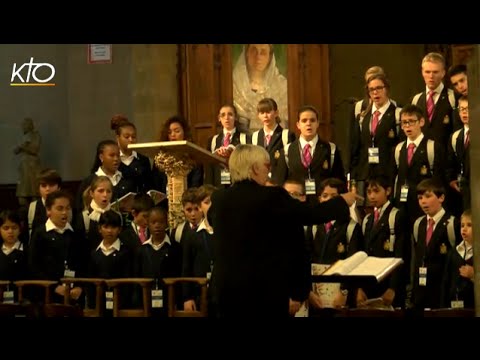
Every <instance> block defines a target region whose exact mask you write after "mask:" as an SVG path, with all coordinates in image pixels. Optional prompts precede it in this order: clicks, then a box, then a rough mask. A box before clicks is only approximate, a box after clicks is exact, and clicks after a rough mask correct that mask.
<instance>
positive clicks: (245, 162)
mask: <svg viewBox="0 0 480 360" xmlns="http://www.w3.org/2000/svg"><path fill="white" fill-rule="evenodd" d="M268 162H270V155H269V154H268V152H267V150H265V148H263V147H261V146H257V145H251V144H245V145H238V146H237V147H236V148H235V150H233V152H232V155H230V160H229V161H228V166H229V169H230V177H231V180H232V184H234V183H236V182H239V181H242V180H251V179H252V170H253V166H254V165H255V164H262V163H268Z"/></svg>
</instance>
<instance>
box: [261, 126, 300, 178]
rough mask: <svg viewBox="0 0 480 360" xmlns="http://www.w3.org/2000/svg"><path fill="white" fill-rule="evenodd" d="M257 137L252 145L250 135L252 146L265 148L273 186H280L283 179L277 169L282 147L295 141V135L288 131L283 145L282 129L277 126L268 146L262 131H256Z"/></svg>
mask: <svg viewBox="0 0 480 360" xmlns="http://www.w3.org/2000/svg"><path fill="white" fill-rule="evenodd" d="M257 133H258V136H257V141H256V143H255V144H254V143H253V141H254V139H253V138H254V136H255V135H252V144H253V145H258V146H262V147H264V148H265V150H267V151H268V154H269V155H270V166H271V170H270V172H271V178H272V180H273V182H274V183H275V184H278V185H282V184H283V181H284V179H282V176H281V174H280V172H279V169H278V162H279V159H280V153H281V151H282V149H283V147H284V146H285V145H287V144H290V143H291V142H293V141H295V139H296V135H295V133H293V132H291V131H288V142H287V144H284V142H283V128H282V127H281V126H280V125H278V126H277V127H276V128H275V131H274V132H273V135H272V138H271V139H270V143H269V144H268V146H266V143H265V132H264V131H263V129H261V130H258V131H257Z"/></svg>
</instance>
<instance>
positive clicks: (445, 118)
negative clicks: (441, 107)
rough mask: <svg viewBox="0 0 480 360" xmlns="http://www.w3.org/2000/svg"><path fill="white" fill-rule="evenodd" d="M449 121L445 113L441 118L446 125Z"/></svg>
mask: <svg viewBox="0 0 480 360" xmlns="http://www.w3.org/2000/svg"><path fill="white" fill-rule="evenodd" d="M449 122H450V118H449V117H448V115H445V117H444V118H443V123H444V124H445V125H447V124H448V123H449Z"/></svg>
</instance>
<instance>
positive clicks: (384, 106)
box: [370, 100, 390, 124]
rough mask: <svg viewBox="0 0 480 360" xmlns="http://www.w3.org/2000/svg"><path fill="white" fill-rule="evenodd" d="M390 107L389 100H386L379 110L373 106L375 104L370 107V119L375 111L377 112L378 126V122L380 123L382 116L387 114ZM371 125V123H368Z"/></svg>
mask: <svg viewBox="0 0 480 360" xmlns="http://www.w3.org/2000/svg"><path fill="white" fill-rule="evenodd" d="M389 107H390V100H387V102H386V103H385V104H384V105H383V106H382V107H381V108H379V109H377V107H376V106H375V103H374V104H373V105H372V119H373V114H374V113H375V111H379V112H380V115H379V116H378V124H380V121H382V117H383V114H385V113H386V112H387V109H388V108H389ZM370 124H371V122H370Z"/></svg>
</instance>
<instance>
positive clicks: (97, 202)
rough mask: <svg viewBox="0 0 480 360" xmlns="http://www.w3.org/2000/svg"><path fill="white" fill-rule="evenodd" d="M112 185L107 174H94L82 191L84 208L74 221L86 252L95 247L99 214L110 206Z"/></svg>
mask: <svg viewBox="0 0 480 360" xmlns="http://www.w3.org/2000/svg"><path fill="white" fill-rule="evenodd" d="M112 193H113V186H112V182H111V181H110V179H109V178H108V177H107V176H95V177H94V178H93V179H92V183H91V184H90V186H89V187H88V188H87V189H85V191H84V210H83V211H82V212H81V213H79V214H78V215H77V217H76V221H75V232H76V233H78V234H79V235H80V237H81V238H82V239H85V241H84V244H86V246H85V251H86V253H85V254H84V255H87V256H88V254H90V252H91V251H92V250H94V249H96V248H97V246H98V245H99V244H100V241H101V240H102V238H101V237H100V232H99V224H98V221H99V220H100V216H101V215H102V214H103V213H105V212H106V211H108V210H110V208H111V200H112Z"/></svg>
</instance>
